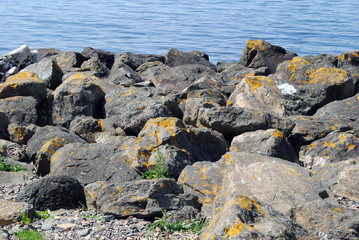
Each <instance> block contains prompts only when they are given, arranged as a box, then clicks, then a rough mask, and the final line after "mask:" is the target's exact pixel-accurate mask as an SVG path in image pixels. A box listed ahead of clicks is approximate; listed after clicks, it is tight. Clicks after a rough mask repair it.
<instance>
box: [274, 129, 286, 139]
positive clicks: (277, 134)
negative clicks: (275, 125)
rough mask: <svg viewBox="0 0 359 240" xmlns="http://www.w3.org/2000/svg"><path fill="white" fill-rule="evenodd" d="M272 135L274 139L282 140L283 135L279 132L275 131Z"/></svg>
mask: <svg viewBox="0 0 359 240" xmlns="http://www.w3.org/2000/svg"><path fill="white" fill-rule="evenodd" d="M272 135H273V136H274V137H276V138H280V139H283V138H284V135H283V133H282V132H281V131H279V130H277V129H276V130H275V131H274V132H273V133H272Z"/></svg>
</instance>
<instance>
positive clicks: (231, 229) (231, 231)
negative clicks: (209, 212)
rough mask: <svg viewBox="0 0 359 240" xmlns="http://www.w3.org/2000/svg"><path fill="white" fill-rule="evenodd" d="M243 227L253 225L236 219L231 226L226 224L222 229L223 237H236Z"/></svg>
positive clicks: (249, 227)
mask: <svg viewBox="0 0 359 240" xmlns="http://www.w3.org/2000/svg"><path fill="white" fill-rule="evenodd" d="M244 229H249V230H251V229H253V227H251V226H249V225H247V224H244V223H243V222H241V221H240V220H238V219H236V221H235V223H234V224H233V225H232V226H228V227H226V228H225V229H224V232H225V236H224V238H225V239H227V238H236V237H237V236H238V235H239V234H240V233H241V232H242V231H243V230H244Z"/></svg>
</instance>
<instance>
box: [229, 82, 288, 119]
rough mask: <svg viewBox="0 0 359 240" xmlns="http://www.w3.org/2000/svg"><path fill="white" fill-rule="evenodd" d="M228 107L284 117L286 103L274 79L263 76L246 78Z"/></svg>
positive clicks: (231, 98) (232, 95) (237, 88)
mask: <svg viewBox="0 0 359 240" xmlns="http://www.w3.org/2000/svg"><path fill="white" fill-rule="evenodd" d="M227 105H228V106H233V107H240V108H250V109H255V110H259V111H262V112H268V113H271V114H274V115H279V116H283V115H284V102H283V98H282V94H281V92H280V90H279V89H278V87H277V86H276V85H275V83H274V82H273V80H272V79H270V78H268V77H263V76H254V77H246V78H244V79H243V80H242V81H241V82H240V83H238V85H237V86H236V90H234V92H233V93H232V94H231V96H230V97H229V99H228V103H227Z"/></svg>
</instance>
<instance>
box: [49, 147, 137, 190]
mask: <svg viewBox="0 0 359 240" xmlns="http://www.w3.org/2000/svg"><path fill="white" fill-rule="evenodd" d="M50 166H51V170H50V175H51V176H57V175H62V174H66V175H69V176H73V177H76V178H77V179H78V181H79V182H80V183H81V184H83V185H86V184H89V183H93V182H97V181H107V182H112V183H116V184H119V183H122V182H129V181H133V180H138V179H140V176H139V174H138V173H137V172H136V171H135V170H134V169H132V168H131V167H130V165H129V164H128V163H126V162H125V161H124V159H122V158H121V156H120V155H119V154H116V152H115V151H114V149H113V148H112V147H111V146H108V145H105V144H100V143H93V144H87V143H71V144H67V145H66V146H64V147H62V148H60V149H59V150H57V151H56V152H55V153H54V154H53V155H52V157H51V164H50Z"/></svg>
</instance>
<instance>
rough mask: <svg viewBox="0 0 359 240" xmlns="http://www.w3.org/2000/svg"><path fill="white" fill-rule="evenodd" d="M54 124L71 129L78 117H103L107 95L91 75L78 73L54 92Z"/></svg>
mask: <svg viewBox="0 0 359 240" xmlns="http://www.w3.org/2000/svg"><path fill="white" fill-rule="evenodd" d="M53 97H54V100H53V103H52V122H53V123H54V124H56V125H60V126H64V127H69V126H70V122H71V121H72V120H74V119H75V118H76V116H79V115H84V116H91V117H94V118H101V117H102V116H103V114H104V113H103V105H104V101H105V99H104V97H105V93H104V91H103V90H102V88H101V87H100V86H99V85H98V84H97V83H96V81H95V80H94V79H93V77H91V76H90V75H88V74H86V73H77V74H75V75H72V76H71V77H69V78H68V79H67V80H66V81H65V82H63V83H62V84H61V85H60V86H59V87H58V88H57V89H56V90H55V91H54V92H53Z"/></svg>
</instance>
